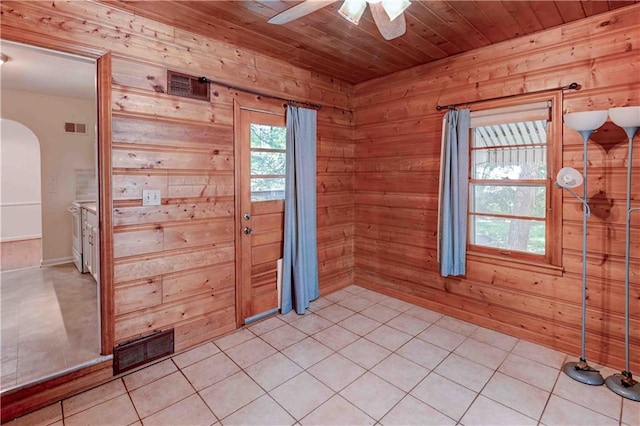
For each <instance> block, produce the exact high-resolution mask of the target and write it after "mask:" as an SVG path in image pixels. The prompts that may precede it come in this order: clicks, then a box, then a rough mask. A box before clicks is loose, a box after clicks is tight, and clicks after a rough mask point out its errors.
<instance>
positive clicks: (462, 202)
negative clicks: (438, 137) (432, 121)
mask: <svg viewBox="0 0 640 426" xmlns="http://www.w3.org/2000/svg"><path fill="white" fill-rule="evenodd" d="M470 121H471V114H470V111H469V110H468V109H463V110H459V111H457V110H449V111H448V112H447V113H446V114H445V117H444V125H443V129H442V130H443V134H442V155H441V164H440V200H439V201H440V202H439V204H440V206H439V210H440V211H439V217H438V219H439V230H438V232H439V253H438V262H439V263H440V275H442V276H443V277H446V276H449V275H464V274H465V271H466V249H467V205H468V200H469V125H470Z"/></svg>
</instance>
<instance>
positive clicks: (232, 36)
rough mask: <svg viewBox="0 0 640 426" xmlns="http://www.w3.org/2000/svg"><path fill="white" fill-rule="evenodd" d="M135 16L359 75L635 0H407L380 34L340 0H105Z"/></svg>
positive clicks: (353, 77) (357, 78) (319, 68)
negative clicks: (304, 11) (308, 7)
mask: <svg viewBox="0 0 640 426" xmlns="http://www.w3.org/2000/svg"><path fill="white" fill-rule="evenodd" d="M107 2H108V3H110V4H112V5H114V6H117V7H120V8H124V9H126V10H129V11H130V12H134V13H135V14H138V15H140V16H145V17H148V18H151V19H155V20H159V21H161V22H164V23H167V24H170V25H173V26H175V27H178V28H182V29H185V30H189V31H192V32H195V33H198V34H201V35H205V36H207V37H210V38H213V39H217V40H221V41H224V42H227V43H231V44H233V45H236V46H238V47H241V48H245V49H249V50H253V51H256V52H259V53H262V54H264V55H268V56H271V57H275V58H279V59H282V60H284V61H287V62H289V63H292V64H295V65H297V66H300V67H302V68H306V69H309V70H312V71H316V72H318V73H320V74H324V75H327V76H331V77H333V78H336V79H340V80H344V81H347V82H349V83H359V82H362V81H366V80H369V79H372V78H375V77H379V76H382V75H386V74H389V73H392V72H395V71H399V70H402V69H405V68H410V67H412V66H415V65H419V64H424V63H428V62H432V61H435V60H438V59H442V58H446V57H448V56H452V55H456V54H459V53H462V52H467V51H470V50H473V49H476V48H479V47H483V46H487V45H489V44H493V43H498V42H501V41H504V40H508V39H511V38H515V37H519V36H522V35H526V34H532V33H535V32H537V31H541V30H544V29H547V28H552V27H556V26H558V25H562V24H565V23H568V22H572V21H575V20H578V19H581V18H585V17H587V16H591V15H595V14H598V13H603V12H607V11H610V10H613V9H617V8H620V7H625V6H628V5H631V4H633V3H636V2H637V0H636V1H602V0H598V1H566V0H565V1H465V0H449V1H440V0H429V1H415V0H414V1H413V2H412V4H411V6H410V7H409V8H408V9H407V10H406V11H405V16H406V22H407V32H406V34H404V35H403V36H401V37H399V38H397V39H394V40H391V41H386V40H384V39H383V38H382V36H381V35H380V33H379V32H378V30H377V28H376V26H375V23H374V22H373V18H372V16H371V12H370V11H369V8H367V10H366V11H365V14H364V16H363V18H362V19H361V20H360V24H359V25H357V26H356V25H353V24H351V23H349V22H347V21H346V20H345V19H343V18H342V17H341V16H339V15H338V9H339V8H340V5H341V4H342V1H337V2H334V3H333V4H331V5H329V6H327V7H325V8H324V9H322V10H319V11H317V12H314V13H312V14H310V15H307V16H305V17H303V18H300V19H298V20H295V21H293V22H290V23H288V24H285V25H271V24H268V23H267V20H269V19H270V18H271V17H273V16H274V15H276V14H277V13H279V12H282V11H283V10H285V9H287V8H289V7H291V6H294V5H295V4H297V3H300V2H299V1H268V0H267V1H264V0H261V1H128V0H124V1H115V0H111V1H107Z"/></svg>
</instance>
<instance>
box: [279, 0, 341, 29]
mask: <svg viewBox="0 0 640 426" xmlns="http://www.w3.org/2000/svg"><path fill="white" fill-rule="evenodd" d="M336 1H338V0H307V1H303V2H302V3H299V4H296V5H295V6H293V7H290V8H289V9H287V10H285V11H284V12H280V13H278V14H277V15H276V16H274V17H273V18H271V19H269V20H268V21H267V22H268V23H270V24H275V25H282V24H286V23H287V22H291V21H293V20H296V19H298V18H302V17H303V16H305V15H308V14H310V13H313V12H315V11H316V10H320V9H322V8H323V7H327V6H329V5H330V4H332V3H335V2H336Z"/></svg>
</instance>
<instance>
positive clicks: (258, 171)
mask: <svg viewBox="0 0 640 426" xmlns="http://www.w3.org/2000/svg"><path fill="white" fill-rule="evenodd" d="M286 160H287V154H286V153H285V152H255V151H253V152H251V175H252V176H254V175H284V174H285V172H286V166H287V164H286Z"/></svg>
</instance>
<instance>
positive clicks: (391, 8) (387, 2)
mask: <svg viewBox="0 0 640 426" xmlns="http://www.w3.org/2000/svg"><path fill="white" fill-rule="evenodd" d="M410 5H411V1H409V0H382V7H383V8H384V11H385V12H387V15H389V20H390V21H393V20H394V19H396V18H397V17H398V16H400V15H402V12H404V11H405V10H406V9H407V8H408V7H409V6H410Z"/></svg>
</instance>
